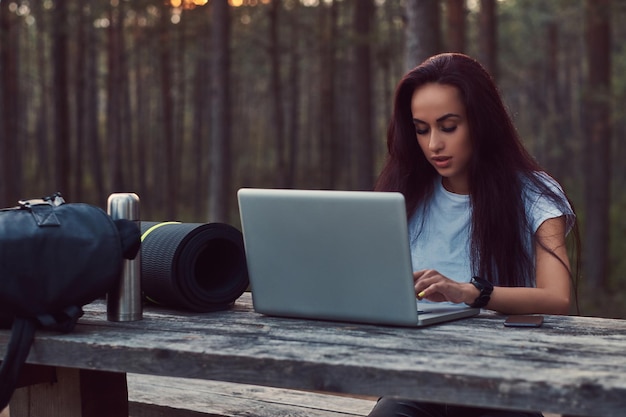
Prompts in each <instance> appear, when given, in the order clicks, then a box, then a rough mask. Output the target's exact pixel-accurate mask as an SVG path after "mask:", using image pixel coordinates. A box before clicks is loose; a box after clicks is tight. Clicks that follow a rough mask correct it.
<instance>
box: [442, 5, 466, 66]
mask: <svg viewBox="0 0 626 417" xmlns="http://www.w3.org/2000/svg"><path fill="white" fill-rule="evenodd" d="M445 4H446V50H447V51H449V52H461V53H463V52H465V14H466V10H465V0H446V3H445Z"/></svg>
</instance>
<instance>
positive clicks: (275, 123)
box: [267, 0, 288, 188]
mask: <svg viewBox="0 0 626 417" xmlns="http://www.w3.org/2000/svg"><path fill="white" fill-rule="evenodd" d="M281 8H282V1H281V0H271V2H270V4H269V8H268V26H267V27H268V28H269V37H268V39H269V42H268V45H269V59H270V71H271V75H270V85H271V87H270V90H271V91H270V94H271V100H272V105H271V108H272V113H271V114H272V118H271V120H272V123H271V126H272V128H273V132H274V135H273V136H274V146H273V149H274V152H275V153H276V169H275V170H274V174H275V180H274V182H275V184H276V186H277V187H279V188H285V186H286V185H287V182H288V179H287V149H286V146H285V121H284V120H285V118H284V113H283V102H284V100H283V83H282V77H281V68H282V66H281V55H282V50H281V44H280V39H281V37H280V36H279V28H280V23H281V22H280V9H281Z"/></svg>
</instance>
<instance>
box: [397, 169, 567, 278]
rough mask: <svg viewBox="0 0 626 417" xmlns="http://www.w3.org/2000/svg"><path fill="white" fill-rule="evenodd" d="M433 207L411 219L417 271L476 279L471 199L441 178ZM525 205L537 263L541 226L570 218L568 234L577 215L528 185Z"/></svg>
mask: <svg viewBox="0 0 626 417" xmlns="http://www.w3.org/2000/svg"><path fill="white" fill-rule="evenodd" d="M538 175H539V178H541V179H543V180H544V181H545V182H546V184H548V185H549V187H550V188H551V189H552V190H554V191H556V192H557V193H559V194H562V195H563V191H562V189H561V187H560V186H559V185H558V183H557V182H556V181H555V180H554V179H552V178H551V177H549V176H548V175H547V174H545V173H539V174H538ZM564 201H566V200H565V197H564ZM429 203H430V204H429V205H428V208H427V210H424V207H418V208H417V209H416V210H415V213H414V214H413V215H412V216H411V218H410V219H409V225H408V226H409V240H410V245H411V260H412V262H413V270H414V271H418V270H422V269H435V270H437V271H439V272H440V273H441V274H443V275H444V276H446V277H448V278H450V279H453V280H455V281H458V282H468V281H469V280H470V279H471V278H472V276H474V275H476V273H475V271H472V267H471V262H470V223H471V218H470V215H471V208H470V199H469V195H460V194H454V193H451V192H449V191H447V190H446V189H445V188H444V187H443V185H442V182H441V177H438V178H437V179H436V183H435V189H434V192H433V196H432V198H431V200H429ZM524 204H525V208H526V216H527V217H528V219H529V224H530V226H531V228H532V234H530V233H529V234H528V236H527V237H526V241H525V247H526V249H527V250H528V251H529V253H530V254H531V257H532V259H534V244H533V237H534V234H535V232H536V231H537V229H538V228H539V226H541V224H542V223H543V222H544V221H546V220H547V219H551V218H555V217H560V216H562V215H566V216H567V221H566V223H567V225H566V232H567V233H568V232H569V231H570V230H571V228H572V226H573V224H574V213H573V210H572V209H571V207H570V206H569V204H568V209H569V210H568V211H566V212H563V211H562V210H560V209H559V208H558V207H556V206H555V205H554V203H553V202H552V201H551V200H549V199H548V198H547V197H545V196H542V195H540V194H539V193H538V192H533V191H532V189H531V188H530V187H529V186H528V184H527V185H526V187H525V188H524ZM420 229H421V233H420Z"/></svg>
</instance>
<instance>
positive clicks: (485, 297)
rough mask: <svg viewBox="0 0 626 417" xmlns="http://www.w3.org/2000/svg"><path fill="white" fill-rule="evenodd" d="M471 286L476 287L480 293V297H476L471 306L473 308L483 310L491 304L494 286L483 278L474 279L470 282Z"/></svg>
mask: <svg viewBox="0 0 626 417" xmlns="http://www.w3.org/2000/svg"><path fill="white" fill-rule="evenodd" d="M470 284H472V285H473V286H474V287H476V288H477V289H478V291H480V294H478V297H476V299H475V300H474V302H473V303H472V304H470V305H469V306H470V307H472V308H483V307H484V306H486V305H487V303H489V300H490V299H491V293H492V292H493V284H492V283H491V282H489V281H487V280H486V279H483V278H481V277H473V278H472V280H471V281H470Z"/></svg>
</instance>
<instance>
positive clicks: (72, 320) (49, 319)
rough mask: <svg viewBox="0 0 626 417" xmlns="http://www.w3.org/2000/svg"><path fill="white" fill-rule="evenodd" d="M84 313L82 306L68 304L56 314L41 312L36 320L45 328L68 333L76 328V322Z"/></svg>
mask: <svg viewBox="0 0 626 417" xmlns="http://www.w3.org/2000/svg"><path fill="white" fill-rule="evenodd" d="M82 315H83V309H82V308H81V307H78V306H68V307H65V308H64V309H63V310H62V311H61V312H59V313H56V314H40V315H38V316H37V317H36V319H35V320H36V322H37V323H38V324H39V325H41V327H43V328H44V329H48V330H56V331H58V332H63V333H68V332H71V331H72V330H73V329H74V326H75V325H76V322H77V321H78V319H79V318H81V317H82Z"/></svg>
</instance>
